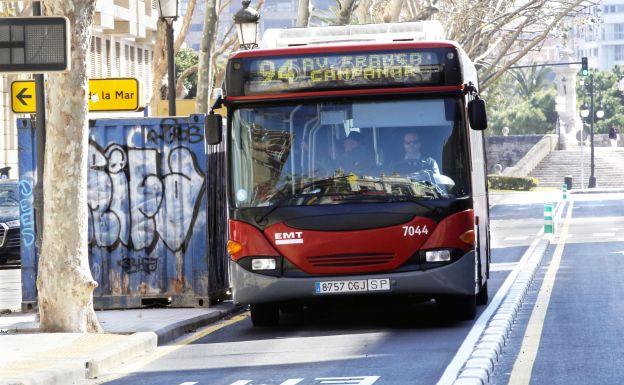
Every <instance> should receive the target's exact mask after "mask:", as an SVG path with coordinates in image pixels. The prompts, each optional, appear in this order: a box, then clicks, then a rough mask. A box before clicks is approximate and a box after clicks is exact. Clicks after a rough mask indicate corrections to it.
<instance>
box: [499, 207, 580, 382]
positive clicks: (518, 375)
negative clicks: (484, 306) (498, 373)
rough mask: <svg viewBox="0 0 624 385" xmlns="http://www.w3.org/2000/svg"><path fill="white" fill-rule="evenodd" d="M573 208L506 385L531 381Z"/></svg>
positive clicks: (569, 212) (569, 211) (562, 231)
mask: <svg viewBox="0 0 624 385" xmlns="http://www.w3.org/2000/svg"><path fill="white" fill-rule="evenodd" d="M573 206H574V204H573V202H570V206H569V207H568V212H567V213H566V218H565V221H564V223H563V228H562V230H561V236H560V237H559V239H558V240H557V247H556V248H555V253H554V254H553V257H552V260H551V261H550V266H549V267H548V270H547V271H546V275H545V276H544V281H543V282H542V287H541V288H540V291H539V293H538V295H537V300H536V301H535V305H534V306H533V311H532V313H531V317H530V318H529V323H528V325H527V328H526V331H525V332H524V338H523V340H522V346H521V347H520V353H519V354H518V357H517V358H516V362H515V363H514V366H513V369H512V371H511V377H510V378H509V383H508V385H528V384H529V383H530V381H531V373H532V372H533V365H534V364H535V359H536V357H537V351H538V349H539V344H540V340H541V338H542V330H543V328H544V320H545V318H546V312H547V310H548V305H549V303H550V296H551V294H552V290H553V287H554V285H555V279H556V278H557V271H558V270H559V266H560V265H561V257H562V256H563V249H564V247H565V243H566V239H567V236H568V231H569V229H570V218H571V217H572V208H573Z"/></svg>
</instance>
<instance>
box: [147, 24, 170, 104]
mask: <svg viewBox="0 0 624 385" xmlns="http://www.w3.org/2000/svg"><path fill="white" fill-rule="evenodd" d="M166 72H167V25H166V24H165V22H164V21H162V20H158V22H157V24H156V42H155V43H154V61H153V62H152V98H151V99H150V108H151V110H152V113H154V112H155V111H156V109H157V108H158V101H159V100H160V99H161V98H160V88H161V87H162V85H163V79H164V77H165V73H166Z"/></svg>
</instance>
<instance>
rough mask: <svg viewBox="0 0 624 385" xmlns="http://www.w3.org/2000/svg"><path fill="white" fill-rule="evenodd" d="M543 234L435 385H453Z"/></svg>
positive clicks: (498, 293) (533, 243)
mask: <svg viewBox="0 0 624 385" xmlns="http://www.w3.org/2000/svg"><path fill="white" fill-rule="evenodd" d="M543 234H544V229H541V230H540V231H539V232H538V233H537V234H536V235H535V239H534V240H533V242H532V243H531V245H530V246H529V248H528V249H527V251H526V252H525V253H524V255H522V258H521V259H520V261H519V262H518V265H517V266H516V268H515V269H514V270H513V271H512V272H511V273H509V275H508V276H507V279H505V282H503V284H502V286H501V287H500V289H498V292H496V295H495V296H494V298H493V299H492V301H491V302H490V304H489V305H488V307H487V308H486V309H485V310H484V311H483V313H481V316H479V318H478V319H477V322H475V324H474V325H473V326H472V329H470V332H469V333H468V335H467V336H466V338H465V339H464V342H463V343H462V344H461V346H460V347H459V350H457V353H455V357H453V359H452V360H451V362H450V363H449V364H448V366H447V367H446V370H444V373H443V374H442V377H440V380H439V381H438V382H437V385H450V384H452V383H453V381H455V379H456V378H457V375H458V374H459V371H460V370H461V368H462V366H464V364H465V363H466V360H467V359H468V357H470V355H471V354H472V350H473V348H474V346H475V344H476V343H477V341H478V340H479V337H481V334H482V333H483V330H485V327H486V326H487V324H488V321H489V320H490V318H491V317H492V314H494V312H495V311H496V309H498V307H499V306H500V304H501V302H503V299H505V296H506V295H507V292H508V291H509V288H511V285H512V284H513V283H514V281H515V280H516V277H517V276H518V274H520V272H521V271H522V269H524V267H525V266H526V265H527V261H528V260H529V258H530V257H531V254H533V251H534V250H535V248H537V245H538V243H539V241H540V240H541V236H542V235H543Z"/></svg>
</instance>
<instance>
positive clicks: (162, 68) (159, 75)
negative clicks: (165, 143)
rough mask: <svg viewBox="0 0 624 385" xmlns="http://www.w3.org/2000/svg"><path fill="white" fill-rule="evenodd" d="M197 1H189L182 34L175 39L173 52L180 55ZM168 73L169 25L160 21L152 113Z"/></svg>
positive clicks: (155, 59) (154, 69)
mask: <svg viewBox="0 0 624 385" xmlns="http://www.w3.org/2000/svg"><path fill="white" fill-rule="evenodd" d="M195 4H196V0H189V2H188V4H187V6H186V13H185V14H184V19H183V20H182V27H181V28H180V33H178V36H177V37H176V39H175V42H174V44H173V52H175V53H178V51H179V50H180V47H182V43H184V39H185V38H186V34H187V32H188V30H189V27H190V25H191V20H192V19H193V13H195ZM166 73H167V25H166V24H165V23H164V22H163V21H161V20H158V23H157V24H156V42H155V43H154V61H153V62H152V79H153V80H152V84H151V86H152V97H151V99H150V108H151V110H152V111H156V109H157V107H158V101H159V100H161V98H160V96H161V87H162V85H163V79H164V77H165V75H166Z"/></svg>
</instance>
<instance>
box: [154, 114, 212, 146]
mask: <svg viewBox="0 0 624 385" xmlns="http://www.w3.org/2000/svg"><path fill="white" fill-rule="evenodd" d="M146 135H147V138H146V139H147V141H148V142H152V143H161V142H162V143H167V144H171V143H179V142H188V143H199V142H201V141H203V140H204V134H203V132H202V129H201V128H200V127H199V126H192V125H188V124H182V125H181V124H179V123H178V121H177V120H176V119H173V118H168V119H163V120H162V122H161V124H160V126H159V127H158V128H155V129H154V128H150V129H149V130H148V131H147V134H146Z"/></svg>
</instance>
